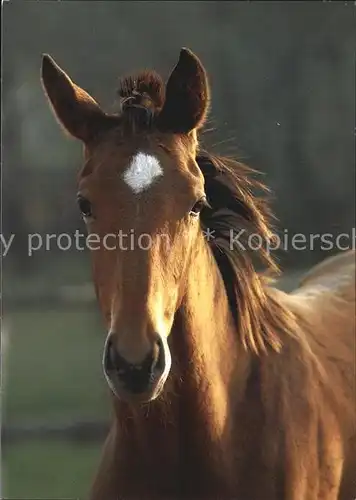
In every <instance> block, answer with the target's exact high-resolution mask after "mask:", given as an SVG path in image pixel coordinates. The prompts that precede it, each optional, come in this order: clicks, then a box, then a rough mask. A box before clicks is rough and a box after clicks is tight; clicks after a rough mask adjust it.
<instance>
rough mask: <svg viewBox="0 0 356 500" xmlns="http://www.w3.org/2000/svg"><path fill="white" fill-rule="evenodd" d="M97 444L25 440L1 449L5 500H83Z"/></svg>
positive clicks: (96, 461)
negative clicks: (6, 499)
mask: <svg viewBox="0 0 356 500" xmlns="http://www.w3.org/2000/svg"><path fill="white" fill-rule="evenodd" d="M100 452H101V444H99V445H95V444H92V443H91V444H83V443H80V444H75V443H71V442H63V441H45V442H44V441H27V442H26V443H22V444H14V445H11V446H9V447H5V449H3V463H2V476H3V491H2V494H3V496H4V497H5V498H8V499H11V500H12V499H19V498H21V499H25V498H26V499H28V498H31V499H33V500H35V499H36V500H40V499H41V500H42V499H46V500H49V499H59V498H61V499H77V498H78V499H84V498H86V496H87V493H88V491H89V488H90V485H91V482H92V480H93V476H94V473H95V470H96V468H97V465H98V461H99V458H100Z"/></svg>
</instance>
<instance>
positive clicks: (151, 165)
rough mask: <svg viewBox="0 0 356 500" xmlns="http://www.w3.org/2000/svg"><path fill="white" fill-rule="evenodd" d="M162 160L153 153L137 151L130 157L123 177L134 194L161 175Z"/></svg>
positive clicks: (145, 188) (148, 186)
mask: <svg viewBox="0 0 356 500" xmlns="http://www.w3.org/2000/svg"><path fill="white" fill-rule="evenodd" d="M163 173H164V171H163V166H162V162H161V161H160V160H159V158H158V157H157V156H156V155H155V154H151V153H145V152H142V151H139V152H137V153H135V154H134V155H133V157H132V158H131V159H130V162H129V165H128V167H127V168H126V170H125V171H124V174H123V179H124V181H125V183H126V184H127V186H129V187H130V188H131V189H132V191H133V192H134V193H135V194H139V193H141V192H142V191H145V190H147V189H149V188H150V186H151V185H152V184H153V183H154V182H156V181H157V180H158V178H159V177H162V176H163Z"/></svg>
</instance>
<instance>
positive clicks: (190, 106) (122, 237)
mask: <svg viewBox="0 0 356 500" xmlns="http://www.w3.org/2000/svg"><path fill="white" fill-rule="evenodd" d="M42 78H43V83H44V86H45V89H46V91H47V95H48V97H49V99H50V101H51V104H52V106H53V107H54V110H55V112H56V115H57V117H58V118H59V120H60V121H61V122H62V124H63V125H64V126H65V128H66V129H67V130H68V131H69V132H70V133H71V134H72V135H74V136H75V137H77V138H79V139H81V140H82V141H83V142H84V144H85V160H86V161H85V165H84V168H83V169H82V171H81V173H80V175H79V185H78V203H79V207H80V210H81V212H82V214H83V217H84V220H85V222H86V224H87V228H88V233H89V234H90V235H91V237H90V240H89V241H90V242H91V245H90V246H91V248H92V251H91V253H92V261H93V273H94V282H95V288H96V292H97V297H98V300H99V302H100V306H101V309H102V312H103V314H104V316H105V318H106V320H107V325H108V330H109V333H108V336H107V339H106V343H105V348H104V356H103V365H104V372H105V375H106V378H107V380H108V383H109V385H110V387H111V388H112V390H113V391H114V393H115V394H116V395H117V396H119V397H121V398H123V399H126V400H128V401H132V402H142V401H149V400H152V399H154V398H156V397H157V396H158V394H159V393H160V391H161V390H162V388H163V385H164V382H165V380H166V378H167V376H168V373H169V370H170V365H171V356H170V352H169V347H168V343H167V338H168V336H169V334H170V331H171V328H172V324H173V320H174V315H175V313H176V311H177V309H178V307H179V305H180V303H181V299H182V296H183V294H184V291H185V284H186V280H185V277H186V272H187V269H188V267H189V262H190V259H191V257H192V253H193V249H194V243H195V242H196V240H197V238H198V235H199V230H200V225H199V212H200V210H201V208H202V207H203V206H204V204H205V203H206V198H205V192H204V177H203V175H202V173H201V171H200V169H199V167H198V165H197V163H196V161H195V157H196V153H197V151H196V150H197V140H196V129H197V128H198V127H200V126H201V125H202V122H203V120H204V118H205V115H206V111H207V106H208V84H207V80H206V74H205V71H204V69H203V67H202V66H201V63H200V62H199V60H198V59H197V58H196V57H195V56H194V55H193V54H192V53H190V52H189V51H186V50H184V51H182V52H181V56H180V59H179V62H178V64H177V66H176V67H175V69H174V70H173V72H172V74H171V76H170V78H169V80H168V83H167V87H166V89H167V90H166V99H165V101H164V103H163V102H162V103H161V106H157V110H156V113H155V114H154V118H153V119H152V120H151V126H150V127H148V126H147V127H142V126H141V125H142V118H144V119H145V116H146V117H147V109H142V108H132V107H127V110H126V111H125V110H124V111H123V113H122V115H121V116H118V117H112V116H111V117H110V116H107V115H105V114H104V113H103V112H102V111H101V110H100V108H99V106H98V105H97V104H96V103H95V101H94V100H93V99H92V98H91V97H89V96H88V94H86V93H84V91H83V90H82V89H79V87H77V86H75V84H73V83H72V82H71V81H70V80H69V78H68V77H67V76H66V75H65V74H64V73H63V72H62V71H61V70H60V69H59V68H58V67H57V66H56V65H55V64H54V63H53V61H52V60H50V59H49V58H48V57H46V58H45V59H44V62H43V71H42ZM130 108H131V109H130ZM152 123H153V125H152ZM139 124H141V125H140V126H139ZM94 243H95V244H94Z"/></svg>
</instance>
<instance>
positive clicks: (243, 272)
mask: <svg viewBox="0 0 356 500" xmlns="http://www.w3.org/2000/svg"><path fill="white" fill-rule="evenodd" d="M197 163H198V165H199V167H200V169H201V171H202V173H203V175H204V178H205V190H206V195H207V198H208V203H209V205H210V206H209V207H207V208H204V209H203V211H202V212H201V222H202V226H203V230H204V231H205V232H207V231H209V234H211V235H212V237H211V238H209V245H210V247H211V250H212V252H213V255H214V257H215V260H216V263H217V265H218V268H219V270H220V272H221V275H222V278H223V281H224V285H225V288H226V293H227V297H228V301H229V305H230V309H231V313H232V315H233V318H234V320H235V323H236V327H237V331H238V332H239V335H241V340H242V343H243V345H244V347H245V348H246V349H250V350H252V351H253V352H255V353H256V354H258V353H260V352H267V350H268V348H269V347H270V348H272V349H273V350H275V351H279V350H280V348H281V339H280V337H279V334H278V333H279V332H284V331H290V330H291V325H292V324H293V321H292V318H291V314H290V313H289V312H288V311H287V310H285V309H284V308H283V307H282V306H281V305H280V304H278V303H277V302H276V301H275V300H274V299H273V298H272V297H271V296H270V295H269V294H268V293H267V287H266V284H267V283H268V281H270V280H271V279H270V278H269V277H268V275H270V276H272V275H273V274H278V273H279V268H278V265H277V263H276V262H275V260H274V259H273V257H272V256H271V255H270V252H269V251H268V242H271V240H272V239H273V232H272V220H273V219H274V217H273V214H272V212H271V210H270V208H269V203H268V197H267V194H268V193H269V191H268V189H267V187H266V186H265V185H264V184H263V183H262V182H260V181H258V180H257V179H256V178H255V174H257V172H255V171H254V170H253V169H251V168H250V167H247V166H246V165H244V164H242V163H239V162H238V161H235V160H233V159H230V158H224V157H221V156H215V155H213V154H210V153H207V152H202V153H201V154H199V155H198V156H197ZM254 191H259V192H260V195H259V196H257V195H256V194H255V193H254ZM240 231H241V235H242V236H241V237H240V238H239V239H238V242H235V243H234V244H232V243H233V240H232V238H231V235H233V236H234V235H235V236H236V235H237V234H238V233H239V232H240ZM253 235H255V239H257V240H258V243H260V242H263V243H264V244H262V245H261V244H260V245H259V248H258V249H256V250H251V249H249V247H248V239H249V238H252V237H253ZM259 265H260V266H263V268H265V271H266V272H265V273H262V274H261V273H259V272H257V266H259Z"/></svg>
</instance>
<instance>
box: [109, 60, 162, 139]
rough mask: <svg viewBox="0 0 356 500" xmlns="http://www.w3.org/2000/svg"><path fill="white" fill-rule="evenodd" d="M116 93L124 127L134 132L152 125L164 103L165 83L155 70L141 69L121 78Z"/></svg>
mask: <svg viewBox="0 0 356 500" xmlns="http://www.w3.org/2000/svg"><path fill="white" fill-rule="evenodd" d="M117 95H118V96H119V100H120V101H119V105H120V117H121V119H122V122H123V125H124V129H125V131H126V133H132V134H135V133H137V132H138V131H139V130H140V129H146V130H147V129H150V128H152V127H153V126H154V121H155V120H154V118H155V116H156V115H157V114H158V113H159V111H160V110H161V108H162V106H163V104H164V99H165V84H164V82H163V80H162V78H161V76H160V75H159V74H158V73H156V72H155V71H152V70H143V71H141V72H139V73H137V74H136V75H128V76H125V77H123V78H121V79H120V80H119V88H118V90H117Z"/></svg>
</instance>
